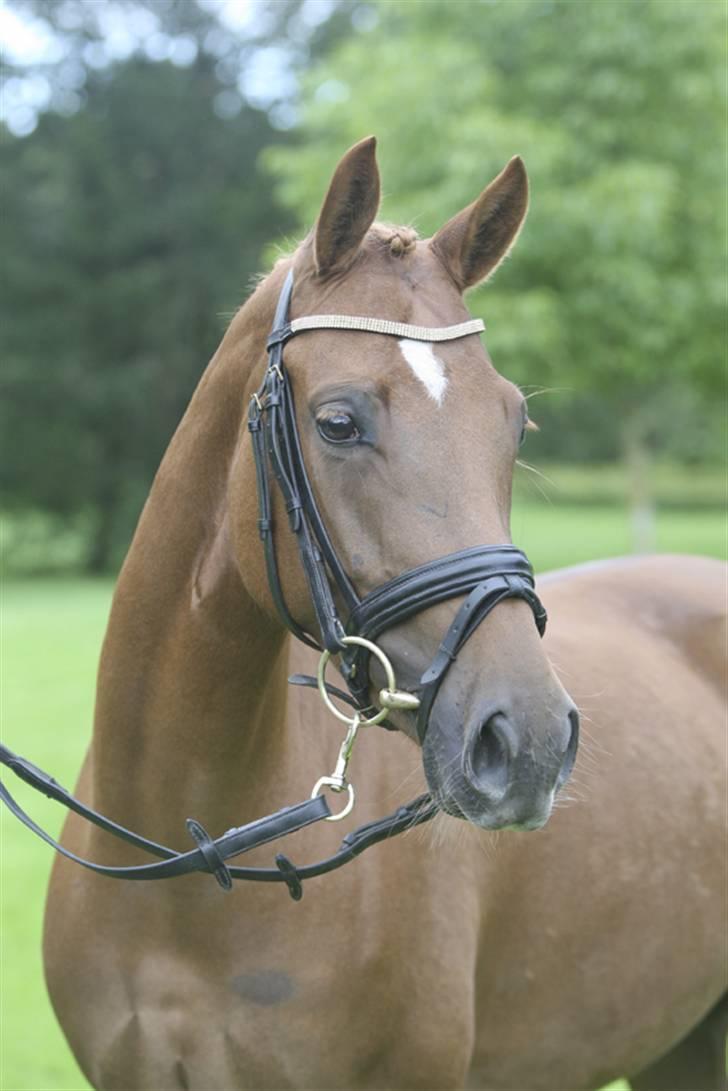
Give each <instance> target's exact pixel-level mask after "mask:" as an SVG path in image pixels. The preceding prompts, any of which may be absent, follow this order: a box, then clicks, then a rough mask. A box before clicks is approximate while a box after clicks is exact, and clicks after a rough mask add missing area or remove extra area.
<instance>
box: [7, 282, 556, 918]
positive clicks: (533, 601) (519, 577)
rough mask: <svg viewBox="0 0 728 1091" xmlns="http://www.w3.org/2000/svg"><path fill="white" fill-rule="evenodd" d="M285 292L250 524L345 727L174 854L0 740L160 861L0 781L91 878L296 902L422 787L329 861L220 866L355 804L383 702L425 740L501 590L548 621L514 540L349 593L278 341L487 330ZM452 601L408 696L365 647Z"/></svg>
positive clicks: (258, 430) (422, 804) (419, 819)
mask: <svg viewBox="0 0 728 1091" xmlns="http://www.w3.org/2000/svg"><path fill="white" fill-rule="evenodd" d="M292 292H293V271H292V270H291V271H289V273H288V275H287V276H286V279H285V283H284V285H283V289H282V291H281V294H280V296H279V299H278V304H277V307H276V311H275V317H274V320H273V329H272V332H271V334H270V337H269V338H268V342H267V349H268V367H267V368H266V372H265V376H264V378H263V382H262V384H261V386H260V388H259V390H258V391H257V393H256V394H254V395H253V397H252V399H251V402H250V407H249V410H248V429H249V431H250V436H251V441H252V447H253V454H254V458H255V467H256V482H257V490H258V507H259V518H258V530H259V533H260V537H261V539H262V542H263V548H264V552H265V561H266V568H267V574H268V583H269V585H270V590H271V595H272V597H273V602H274V603H275V606H276V609H277V611H278V614H279V616H280V618H281V620H282V622H283V624H284V625H285V626H286V628H288V629H289V630H290V632H291V633H293V635H294V636H295V637H296V638H297V639H299V640H301V641H303V643H304V644H308V645H309V646H310V647H312V648H317V649H319V650H320V651H321V652H322V656H321V661H320V664H319V671H318V679H313V678H309V677H308V676H306V675H303V676H302V675H294V676H292V677H291V679H289V681H291V682H292V683H294V684H299V685H301V684H302V685H316V686H318V689H319V691H320V693H321V696H322V698H323V700H324V702H325V704H326V705H327V707H328V708H329V709H330V711H331V712H333V714H334V715H335V716H337V717H338V718H339V719H340V720H342V721H344V722H345V723H346V724H347V733H346V736H345V738H344V741H343V743H342V745H341V748H340V751H339V757H338V761H337V763H336V766H335V768H334V770H333V772H332V773H331V774H330V775H329V776H323V777H320V778H319V780H318V781H317V783H316V784H315V786H314V788H313V792H312V795H311V798H310V799H307V800H305V801H304V802H302V803H298V804H295V805H294V806H291V807H284V808H283V809H282V810H280V811H276V812H275V813H274V814H272V815H267V816H266V817H265V818H261V819H259V820H258V821H256V822H252V823H249V824H248V825H245V826H239V827H235V828H234V829H231V830H228V831H227V833H225V834H223V835H222V836H221V837H217V838H214V839H213V838H211V837H210V836H209V834H208V833H207V831H206V830H205V829H204V827H203V826H201V825H200V823H199V822H197V821H196V820H195V819H188V820H187V830H188V833H189V835H190V837H191V838H192V839H193V841H194V842H195V845H196V848H194V849H191V850H190V851H189V852H184V853H180V852H176V851H175V850H173V849H170V848H168V847H167V846H165V845H160V844H158V843H157V842H155V841H151V840H149V839H148V838H145V837H142V836H141V835H140V834H136V833H133V832H132V831H131V830H128V829H126V828H125V827H124V826H121V825H119V824H118V823H116V822H113V821H112V820H111V819H109V818H106V817H105V816H104V815H101V814H99V813H98V812H97V811H94V810H93V809H92V808H91V807H88V806H87V805H86V804H84V803H81V802H80V801H79V800H77V799H76V798H75V797H74V796H73V795H72V794H71V793H70V792H68V791H67V790H66V789H65V788H62V787H61V786H60V785H59V784H58V783H57V782H56V781H55V780H54V779H53V778H52V777H50V776H48V774H47V773H44V772H43V771H42V770H41V769H39V768H38V767H37V766H35V765H33V763H32V762H29V761H27V760H26V759H25V758H21V757H19V756H18V755H17V754H14V753H12V751H10V750H8V749H7V748H6V747H3V746H0V764H3V765H6V766H7V767H8V768H9V769H11V770H12V771H13V772H14V773H15V774H16V775H17V776H18V777H20V778H21V779H22V780H24V781H25V782H26V783H27V784H30V785H31V786H32V787H33V788H35V789H37V790H38V791H40V792H42V793H43V794H44V795H47V796H48V797H49V798H51V799H54V800H55V801H56V802H58V803H61V804H62V805H63V806H65V807H67V808H68V809H69V810H72V811H74V812H75V813H76V814H78V815H80V816H81V817H82V818H84V819H86V820H87V821H89V822H92V823H93V824H94V825H96V826H98V827H99V828H101V829H103V830H105V831H106V832H107V833H109V834H112V835H113V836H115V837H118V838H120V839H121V840H123V841H126V842H127V843H128V844H131V845H133V846H135V847H136V848H138V849H141V850H143V851H144V852H147V853H149V854H151V855H152V856H155V857H157V858H158V861H159V862H156V863H151V864H143V865H139V866H135V867H107V866H105V865H102V864H97V863H94V862H93V861H90V860H85V859H83V858H82V857H79V856H76V855H75V854H74V853H72V852H71V851H70V850H69V849H66V848H65V847H64V846H63V845H61V844H59V842H58V841H56V840H55V839H54V838H52V837H51V836H50V834H48V833H46V832H45V831H44V830H43V829H41V827H40V826H38V825H37V824H36V823H35V822H34V821H33V819H32V818H30V816H29V815H28V814H26V812H25V811H24V810H23V809H22V808H21V807H20V806H19V804H18V803H17V802H16V801H15V800H14V799H13V797H12V796H11V795H10V793H9V792H8V790H7V789H6V788H5V786H4V785H3V784H2V782H0V800H2V802H3V803H4V804H5V805H6V806H7V807H8V808H9V809H10V811H11V812H12V814H14V815H15V817H16V818H17V819H19V821H20V822H22V823H23V824H24V825H25V826H27V828H28V829H30V830H32V831H33V833H35V834H36V835H37V836H38V837H40V838H41V839H42V840H44V841H45V842H46V843H47V844H49V845H51V847H52V848H54V849H56V851H58V852H60V853H62V854H63V855H64V856H66V857H67V858H68V859H69V860H73V861H74V862H75V863H77V864H80V865H81V866H83V867H85V868H89V869H90V870H92V871H94V872H96V873H97V874H99V875H105V876H108V877H110V878H115V879H132V880H142V879H144V880H147V879H168V878H174V877H179V876H181V875H186V874H189V873H191V872H195V871H200V872H209V873H210V874H212V875H214V877H215V879H216V880H217V882H218V883H219V885H220V886H221V887H222V888H223V889H224V890H230V889H231V887H232V881H233V880H234V879H248V880H252V881H255V882H282V883H285V884H286V886H287V887H288V890H289V892H290V894H291V897H293V898H294V899H296V900H298V899H300V898H301V896H302V893H303V887H302V883H303V880H305V879H308V878H312V877H314V876H316V875H324V874H326V873H327V872H329V871H333V870H335V869H336V868H339V867H341V866H342V865H343V864H345V863H347V862H348V861H349V860H352V859H353V858H354V857H355V856H358V855H359V854H360V853H361V852H363V851H364V850H365V849H367V848H369V846H371V845H374V844H376V843H377V842H378V841H382V840H383V839H385V838H387V837H393V836H395V835H396V834H398V833H402V832H404V831H405V830H408V829H411V828H412V827H413V826H417V825H420V824H421V823H423V822H427V821H429V820H430V819H431V818H433V817H434V816H435V814H436V813H437V811H438V807H437V805H436V804H435V803H433V801H432V799H431V798H430V797H429V795H423V796H420V797H418V798H417V799H415V800H413V801H412V802H411V803H408V804H407V805H406V806H403V807H400V808H399V809H398V810H397V811H396V812H395V813H394V814H393V815H389V816H388V817H386V818H382V819H379V820H378V821H376V822H370V823H368V824H367V825H365V826H360V827H359V828H358V829H356V830H354V831H353V832H352V833H349V834H347V835H346V837H345V838H344V840H343V841H342V843H341V846H340V848H339V850H338V851H337V852H336V853H334V854H333V856H329V857H327V858H326V859H325V860H321V861H319V862H318V863H315V864H309V865H306V866H304V867H297V866H295V865H294V864H293V863H291V861H290V860H289V859H288V858H287V857H286V856H284V855H283V854H282V853H279V854H278V855H277V856H276V858H275V863H276V867H275V868H245V867H231V866H229V865H228V863H227V861H228V860H229V859H231V858H233V857H235V856H239V855H241V854H242V853H244V852H248V851H249V850H250V849H252V848H255V847H257V846H259V845H264V844H267V843H268V842H269V841H272V840H275V839H277V838H279V837H285V836H287V835H288V834H290V833H294V832H295V831H297V830H299V829H302V828H303V827H305V826H308V825H311V824H312V823H314V822H320V821H323V820H326V821H337V820H339V819H340V818H343V817H344V816H345V815H347V814H348V813H349V812H350V810H351V808H352V807H353V805H354V799H355V796H354V789H353V787H352V785H351V783H350V782H349V781H348V779H347V775H346V774H347V766H348V762H349V759H350V757H351V752H352V748H353V745H354V741H355V739H356V736H357V733H358V731H359V729H360V728H361V727H363V726H367V725H371V724H376V723H386V718H387V716H388V715H389V713H390V712H391V711H392V709H403V710H407V711H410V712H413V713H414V712H416V713H417V721H416V722H417V733H418V735H419V738H420V740H421V741H424V738H425V734H426V732H427V727H428V723H429V718H430V713H431V711H432V706H433V704H434V701H435V699H436V697H437V692H438V690H439V687H440V685H441V684H442V681H443V679H444V677H445V675H446V674H447V671H448V670H449V669H450V667H451V666H452V664H453V662H454V661H455V659H456V657H457V655H458V652H459V651H460V649H461V648H462V646H463V645H464V644H465V642H466V641H467V640H468V639H469V638H470V637H471V636H472V634H473V633H474V632H475V630H476V629H477V627H478V626H479V625H480V623H481V622H482V621H483V620H484V619H485V618H486V617H487V616H488V614H489V613H490V612H491V610H493V609H494V608H495V607H496V606H497V605H498V603H499V602H502V601H503V599H505V598H521V599H524V601H526V602H527V603H528V605H529V606H530V607H531V610H532V611H533V615H534V619H535V622H536V625H537V627H538V631H539V633H541V634H543V631H544V628H545V626H546V611H545V610H544V608H543V606H542V605H541V602H540V601H539V599H538V596H537V595H536V592H535V589H534V580H533V571H532V569H531V565H530V564H529V562H528V558H527V557H526V556H525V554H524V553H522V552H521V551H520V550H519V549H516V548H515V546H512V545H490V546H474V547H472V548H471V549H465V550H460V551H459V552H457V553H451V554H449V555H448V556H446V557H442V558H440V559H438V560H436V561H430V562H428V563H427V564H423V565H420V566H418V567H417V568H413V569H410V570H409V571H407V572H404V573H402V574H401V575H400V576H397V577H396V578H395V579H393V580H389V581H388V582H387V583H385V584H382V585H381V586H380V587H378V588H376V589H375V590H374V591H372V592H370V593H369V594H368V595H366V596H364V598H361V599H360V598H359V596H358V594H357V592H356V590H355V588H354V586H353V584H352V582H351V580H350V579H349V576H348V574H347V572H346V570H345V568H344V566H343V565H342V563H341V561H340V559H339V557H338V555H337V553H336V550H335V549H334V546H333V544H332V542H331V539H330V537H329V535H328V532H327V530H326V526H325V525H324V521H323V519H322V518H321V514H320V512H319V509H318V506H317V504H316V500H315V497H314V493H313V489H312V487H311V482H310V480H309V477H308V474H307V472H306V466H305V463H304V459H303V453H302V449H301V442H300V437H299V433H298V426H297V422H296V412H295V405H294V399H293V391H292V388H291V384H290V381H289V379H288V375H287V373H286V370H285V367H284V364H283V347H284V345H285V344H286V342H287V341H289V340H290V339H291V338H292V337H294V336H297V335H298V334H301V333H304V332H306V331H309V330H324V329H326V330H331V331H332V333H335V332H336V331H337V330H342V329H343V330H357V331H359V332H363V333H369V334H377V335H381V336H385V337H400V338H402V337H404V338H408V339H410V340H418V341H428V342H436V341H452V340H455V339H458V338H461V337H468V336H470V335H472V334H476V333H480V332H482V330H483V329H484V328H485V327H484V325H483V323H482V322H481V321H480V320H478V319H473V320H471V321H468V322H460V323H458V324H457V325H453V326H444V327H437V328H429V327H424V326H412V325H408V324H406V323H402V322H394V321H390V320H388V319H380V318H368V317H361V316H355V315H306V316H303V317H301V318H296V319H293V320H292V321H291V320H290V319H289V310H290V302H291V295H292ZM269 468H270V470H271V471H272V473H273V477H274V478H275V481H276V482H277V484H278V487H279V489H280V491H281V495H282V497H283V502H284V504H285V509H286V512H287V517H288V524H289V527H290V530H291V532H292V533H293V534H294V535H295V536H296V540H297V542H298V549H299V555H300V558H301V564H302V567H303V570H304V573H305V575H306V580H307V583H308V587H309V592H310V595H311V601H312V603H313V607H314V611H315V615H316V622H317V625H318V628H319V638H318V639H317V638H316V637H314V636H312V635H311V634H310V633H308V632H306V631H305V629H304V628H303V627H302V626H301V625H300V624H299V623H298V622H297V621H296V620H295V618H294V617H293V616H292V614H291V613H290V611H289V609H288V607H287V605H286V602H285V597H284V595H283V590H282V587H281V582H280V577H279V573H278V566H277V563H276V555H275V544H274V531H275V529H276V528H275V525H274V517H273V508H272V503H271V490H270V479H269ZM337 595H338V600H339V602H340V603H341V604H343V607H344V608H345V610H346V616H347V620H346V623H344V622H342V619H341V617H340V614H339V606H338V604H337ZM462 596H466V597H465V600H464V602H463V603H462V605H461V606H460V608H459V609H458V610H457V612H456V614H455V617H454V620H453V622H452V624H451V625H450V627H449V629H448V630H447V632H446V633H445V636H444V638H443V640H442V643H441V644H440V647H439V649H438V651H437V653H436V655H435V658H434V659H433V661H432V663H431V664H430V666H429V667H428V668H427V670H426V671H425V673H424V674H423V675H422V677H421V679H420V681H419V684H418V685H417V686H416V687H415V689H414V692H403V691H401V690H398V689H397V686H396V681H395V677H394V671H393V668H392V665H391V663H390V662H389V659H388V658H387V656H386V655H385V654H384V652H383V651H382V649H381V648H380V647H379V646H378V645H377V644H376V643H375V640H376V638H377V637H378V636H379V635H380V634H381V633H382V632H384V631H385V630H387V629H388V628H390V627H392V626H394V625H398V624H400V623H401V622H402V621H405V620H406V619H407V618H409V617H412V616H413V615H414V614H416V613H419V611H420V610H425V609H427V608H428V607H430V606H434V605H435V604H436V603H439V602H444V601H445V600H447V599H451V598H457V597H462ZM334 654H336V655H339V657H340V667H341V672H342V674H343V676H344V678H345V680H346V684H347V686H348V689H349V694H346V693H344V692H343V691H342V690H339V689H337V688H336V687H335V686H332V685H330V684H329V683H328V682H327V681H326V679H325V670H326V664H327V662H328V660H329V658H330V657H331V656H332V655H334ZM372 655H373V656H374V657H375V658H376V659H377V660H378V661H379V662H380V664H381V666H382V668H383V670H384V674H385V677H386V680H387V685H386V687H385V688H384V689H382V690H381V691H380V693H379V699H378V700H379V703H378V707H375V706H372V704H371V702H370V699H369V689H370V684H371V680H370V677H369V666H370V662H371V657H372ZM334 695H335V696H337V697H338V698H340V699H342V700H343V701H344V702H345V703H346V704H348V705H350V706H351V707H352V710H353V711H352V713H348V712H346V713H344V712H342V711H341V710H340V709H338V708H337V707H336V705H334V704H333V701H332V700H331V698H332V696H334ZM326 789H329V790H331V791H333V792H346V793H347V797H348V798H347V802H346V805H345V807H344V809H343V810H342V811H340V812H339V813H338V814H335V815H333V814H332V813H331V811H330V809H329V805H328V803H327V801H326V799H325V798H324V797H323V796H322V795H321V792H322V791H324V790H326Z"/></svg>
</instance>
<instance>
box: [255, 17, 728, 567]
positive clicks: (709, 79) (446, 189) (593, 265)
mask: <svg viewBox="0 0 728 1091" xmlns="http://www.w3.org/2000/svg"><path fill="white" fill-rule="evenodd" d="M370 11H372V12H374V13H375V18H372V19H371V20H370V26H369V29H367V30H365V31H362V32H360V33H358V34H356V35H354V36H352V37H350V38H348V39H347V40H345V41H344V42H343V43H341V44H339V45H338V46H337V47H336V48H335V49H333V50H332V52H331V53H330V54H329V55H328V56H327V57H326V58H325V59H324V60H323V61H322V62H321V63H320V64H318V65H317V66H315V67H314V68H313V69H312V71H311V72H310V73H309V76H308V78H307V80H306V83H305V85H304V92H305V94H304V103H305V105H304V107H303V110H302V121H301V128H300V132H299V140H298V141H297V142H296V143H295V144H293V145H291V146H289V147H287V148H280V149H275V148H274V149H271V150H270V151H269V152H268V153H267V163H268V166H269V169H270V170H271V171H272V172H273V174H274V176H275V177H276V178H277V180H278V192H279V194H280V197H281V200H282V201H284V202H285V203H286V204H287V205H288V207H290V208H291V209H293V210H294V211H295V212H296V214H297V215H298V217H299V219H300V220H301V221H302V222H304V223H306V222H310V221H311V219H312V218H313V216H314V215H315V212H316V209H317V205H318V202H319V200H320V191H321V185H322V178H323V177H324V176H325V174H326V171H327V170H328V169H329V166H330V164H331V162H333V161H335V160H336V157H337V156H338V155H339V154H340V152H341V149H342V148H344V147H346V146H347V145H348V144H350V143H353V142H354V141H355V140H356V139H359V138H360V137H361V136H363V135H365V134H366V133H368V132H375V133H376V134H377V135H378V136H379V137H380V138H381V143H380V148H381V159H382V165H383V172H384V177H385V184H386V187H387V193H388V196H387V200H386V204H385V209H384V212H385V214H386V216H387V218H390V219H393V220H401V219H402V218H406V217H411V216H412V214H413V211H414V214H415V217H416V219H415V225H416V226H417V227H418V228H420V229H421V232H422V233H425V234H427V233H430V232H432V231H433V230H435V229H436V228H437V227H438V226H439V225H440V223H441V222H442V221H443V220H444V219H445V218H446V217H447V216H448V215H450V214H452V213H453V212H454V211H455V210H456V209H458V208H459V207H461V206H463V205H465V204H466V203H468V202H469V201H470V200H472V199H473V197H474V196H475V195H476V194H477V193H478V192H479V190H480V189H481V188H482V186H483V185H484V183H485V182H486V181H487V180H488V179H489V177H490V176H492V175H493V174H495V173H496V171H497V170H498V169H500V167H501V166H502V164H503V163H504V162H505V161H506V160H507V159H508V158H509V157H510V156H511V155H512V154H513V153H514V152H519V153H521V154H522V155H523V157H524V158H525V160H526V163H527V166H528V169H529V173H530V176H531V182H532V193H533V200H532V207H531V213H530V217H529V221H528V223H527V226H526V230H525V232H524V234H523V236H522V238H521V240H520V242H519V244H518V255H517V258H516V260H514V261H513V262H510V263H509V264H508V265H507V266H506V267H505V268H504V269H503V270H502V271H500V272H499V273H498V276H497V278H496V280H495V283H494V286H493V287H488V288H487V289H485V290H484V291H478V292H477V293H475V294H474V295H473V296H472V298H471V306H472V309H473V310H474V312H475V313H476V314H483V315H484V316H485V315H486V314H487V316H488V317H489V318H490V328H489V345H490V348H491V350H492V352H493V355H494V358H495V359H496V362H499V363H500V365H501V366H503V363H504V361H505V362H506V366H505V370H506V371H507V373H508V374H509V375H510V376H511V377H513V378H515V379H517V380H519V381H521V382H522V383H526V384H536V385H538V386H542V385H544V384H550V383H552V382H554V381H555V382H556V383H557V384H558V385H559V386H560V387H563V386H564V385H567V386H569V387H571V389H572V391H573V402H574V405H575V406H578V405H579V402H580V400H581V401H582V402H583V401H584V398H585V397H586V395H587V393H588V392H589V393H590V394H591V398H592V404H593V400H594V397H598V399H599V410H600V411H601V414H602V417H603V420H604V422H605V427H604V430H605V431H607V432H610V433H611V435H612V437H613V440H612V442H613V444H614V446H615V448H617V449H618V450H620V451H621V453H622V456H623V457H624V458H625V459H627V461H628V463H629V466H630V469H631V478H632V482H633V485H632V491H633V511H634V521H635V541H636V544H637V545H638V546H640V547H643V546H645V545H648V544H649V537H650V531H649V509H650V504H649V492H648V473H647V465H648V462H649V457H650V452H651V451H652V450H660V449H663V450H664V449H669V448H670V446H672V447H673V448H674V446H675V444H676V437H675V435H674V431H673V429H671V428H670V422H671V421H673V420H678V421H679V420H680V419H682V420H683V421H685V420H687V422H688V423H689V424H690V425H691V426H692V430H693V431H695V430H696V425H697V422H698V421H703V420H704V419H705V418H706V416H707V417H709V418H710V417H711V409H712V410H713V412H712V419H713V421H715V419H716V418H715V411H714V409H715V403H716V401H718V400H719V398H718V397H717V395H719V393H721V392H722V389H723V376H722V361H723V358H724V349H723V333H724V318H723V307H724V301H725V277H724V254H723V240H724V238H725V224H724V221H723V220H721V216H722V215H723V213H724V210H725V202H724V200H723V198H722V191H723V185H724V182H725V172H724V163H723V154H722V149H724V146H725V94H724V86H723V84H724V79H723V74H724V71H725V53H724V45H723V42H724V38H725V22H726V19H725V10H724V8H723V6H722V5H718V4H715V3H712V2H705V0H690V2H687V0H674V2H672V3H669V4H667V3H664V2H662V0H632V2H630V3H622V2H617V0H602V2H600V3H599V4H573V3H565V2H557V3H552V2H550V0H525V2H522V3H511V2H509V0H479V2H462V0H447V2H444V0H420V2H419V3H418V4H408V3H401V2H399V0H386V2H382V3H379V4H377V5H376V6H373V7H372V8H370ZM564 400H565V399H564ZM690 407H693V410H692V413H691V412H690ZM561 416H562V419H563V417H564V416H565V413H564V410H563V409H562V412H561ZM594 417H595V412H594V409H593V408H592V413H591V425H590V426H591V428H592V429H593V428H594ZM572 427H573V428H575V429H576V430H577V431H578V428H579V422H578V419H575V420H574V421H573V422H572ZM701 432H702V428H701ZM691 442H692V441H691ZM690 445H691V444H690V443H682V444H680V443H678V449H679V448H680V446H682V448H683V451H686V449H688V448H689V447H690ZM585 446H586V439H585Z"/></svg>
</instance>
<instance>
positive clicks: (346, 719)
mask: <svg viewBox="0 0 728 1091" xmlns="http://www.w3.org/2000/svg"><path fill="white" fill-rule="evenodd" d="M341 643H342V644H356V645H357V647H360V648H366V649H367V651H368V652H371V654H372V655H374V656H376V657H377V659H378V660H379V662H380V663H381V664H382V667H383V669H384V673H385V675H386V677H387V689H388V690H391V691H394V690H396V688H397V683H396V680H395V677H394V668H393V667H392V664H391V663H390V662H389V659H388V658H387V656H386V655H385V654H384V652H383V651H382V649H381V648H380V647H378V646H377V645H376V644H375V643H374V642H373V641H371V640H367V639H366V638H365V637H363V636H342V638H341ZM330 658H331V652H330V651H324V652H323V654H322V655H321V658H320V660H319V665H318V672H317V675H316V680H317V682H318V689H319V693H320V694H321V699H322V700H323V702H324V704H325V705H326V707H327V708H328V710H329V712H331V713H333V715H334V716H336V718H337V719H338V720H341V721H342V723H345V724H350V723H351V722H352V717H351V716H350V715H349V714H348V713H346V712H342V711H341V709H339V708H337V707H336V705H335V704H334V702H333V701H332V700H331V697H330V696H329V694H328V691H327V689H326V666H327V664H328V662H329V659H330ZM390 712H391V708H380V710H379V712H376V713H375V714H374V715H373V716H369V717H367V718H365V719H362V718H360V724H361V726H362V727H371V726H372V725H373V724H380V723H381V722H382V720H385V719H386V718H387V716H388V715H389V714H390Z"/></svg>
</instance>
